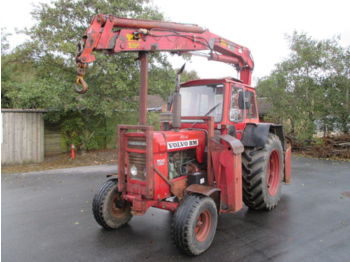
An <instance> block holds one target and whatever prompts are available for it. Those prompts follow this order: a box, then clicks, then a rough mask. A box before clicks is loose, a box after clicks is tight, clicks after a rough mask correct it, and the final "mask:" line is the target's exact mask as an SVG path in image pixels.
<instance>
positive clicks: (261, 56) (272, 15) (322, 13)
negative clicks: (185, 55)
mask: <svg viewBox="0 0 350 262" xmlns="http://www.w3.org/2000/svg"><path fill="white" fill-rule="evenodd" d="M39 2H50V0H41V1H35V0H11V1H3V3H2V8H1V28H6V29H7V30H6V31H8V32H11V33H13V35H12V36H11V37H9V42H10V45H11V47H12V48H13V47H15V46H16V45H18V44H20V43H22V42H23V41H24V40H25V36H23V35H21V34H16V33H14V32H15V28H17V29H23V28H24V27H26V26H27V27H28V26H31V25H33V23H34V21H33V20H32V17H31V14H30V11H31V10H32V9H33V5H34V4H37V3H39ZM152 2H153V3H152V4H153V5H154V6H156V7H158V8H159V10H160V11H161V12H162V13H163V14H164V16H165V18H166V19H167V20H169V21H173V22H179V23H191V24H198V25H199V26H201V27H204V28H207V29H209V31H211V32H212V33H214V34H217V35H219V36H222V37H224V38H226V39H228V40H231V41H233V42H235V43H237V44H240V45H243V46H245V47H248V48H249V49H250V50H251V52H252V55H253V57H254V61H255V69H254V73H253V79H255V80H256V79H257V78H260V77H263V76H266V75H268V74H269V73H270V72H271V71H272V70H273V68H274V65H275V64H276V63H278V62H281V61H282V60H283V59H284V58H286V57H287V56H288V54H289V49H288V41H287V39H286V36H287V35H291V34H292V33H293V31H294V30H296V31H298V32H304V33H307V34H309V35H310V36H312V37H313V38H315V39H319V40H321V39H325V38H332V37H335V36H340V37H341V41H340V43H341V44H342V45H343V46H349V45H350V19H349V14H348V13H349V10H350V1H348V0H332V1H329V0H328V1H323V0H318V1H315V0H283V1H282V0H279V1H278V0H260V1H259V0H250V1H236V0H215V1H213V0H176V1H173V0H152ZM19 6H20V8H18V7H19ZM170 59H171V62H172V64H173V65H174V66H175V67H180V66H181V65H182V64H183V60H182V59H181V58H178V57H173V56H172V57H171V58H170ZM186 69H187V70H195V71H197V72H198V74H199V76H200V77H201V78H211V77H226V76H233V77H237V74H236V73H235V71H234V69H233V67H232V66H230V65H226V64H223V63H219V62H213V61H211V62H209V61H207V59H206V58H202V57H192V59H191V62H189V63H187V65H186ZM254 82H255V81H254Z"/></svg>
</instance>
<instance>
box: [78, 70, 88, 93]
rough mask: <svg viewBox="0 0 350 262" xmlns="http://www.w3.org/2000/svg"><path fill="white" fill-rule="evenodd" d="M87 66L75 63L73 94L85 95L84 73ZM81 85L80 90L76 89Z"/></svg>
mask: <svg viewBox="0 0 350 262" xmlns="http://www.w3.org/2000/svg"><path fill="white" fill-rule="evenodd" d="M86 68H87V64H84V63H77V73H78V75H77V78H76V80H75V85H76V86H75V92H77V93H79V94H85V93H86V92H87V91H88V85H87V83H86V82H85V80H84V75H85V73H86ZM78 85H81V86H82V88H79V87H77V86H78Z"/></svg>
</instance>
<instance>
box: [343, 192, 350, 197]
mask: <svg viewBox="0 0 350 262" xmlns="http://www.w3.org/2000/svg"><path fill="white" fill-rule="evenodd" d="M341 194H342V195H343V196H345V197H350V191H347V192H343V193H341Z"/></svg>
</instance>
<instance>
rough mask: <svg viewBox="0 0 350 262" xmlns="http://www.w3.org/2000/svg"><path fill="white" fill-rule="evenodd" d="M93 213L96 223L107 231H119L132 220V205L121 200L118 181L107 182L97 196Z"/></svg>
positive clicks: (93, 203) (93, 204) (93, 205)
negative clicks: (118, 229)
mask: <svg viewBox="0 0 350 262" xmlns="http://www.w3.org/2000/svg"><path fill="white" fill-rule="evenodd" d="M92 212H93V214H94V217H95V220H96V222H97V223H98V224H99V225H100V226H102V227H103V228H105V229H107V230H112V229H117V228H119V227H121V226H122V225H124V224H126V223H128V222H129V220H130V219H131V217H132V215H131V208H130V203H129V202H127V201H125V200H123V199H122V198H121V193H120V192H118V188H117V180H116V179H110V180H107V181H106V182H105V183H104V184H103V185H102V187H101V189H100V191H99V192H98V193H97V194H96V195H95V197H94V200H93V202H92Z"/></svg>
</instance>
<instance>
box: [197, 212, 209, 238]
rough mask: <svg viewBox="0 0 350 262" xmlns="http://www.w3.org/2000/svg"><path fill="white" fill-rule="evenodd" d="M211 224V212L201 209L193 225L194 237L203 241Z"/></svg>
mask: <svg viewBox="0 0 350 262" xmlns="http://www.w3.org/2000/svg"><path fill="white" fill-rule="evenodd" d="M211 224H212V219H211V214H210V212H209V210H205V211H203V212H202V213H201V214H200V215H199V216H198V218H197V223H196V226H195V229H194V230H195V234H196V239H197V241H199V242H203V241H205V240H206V239H207V237H208V234H209V232H210V228H211Z"/></svg>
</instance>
